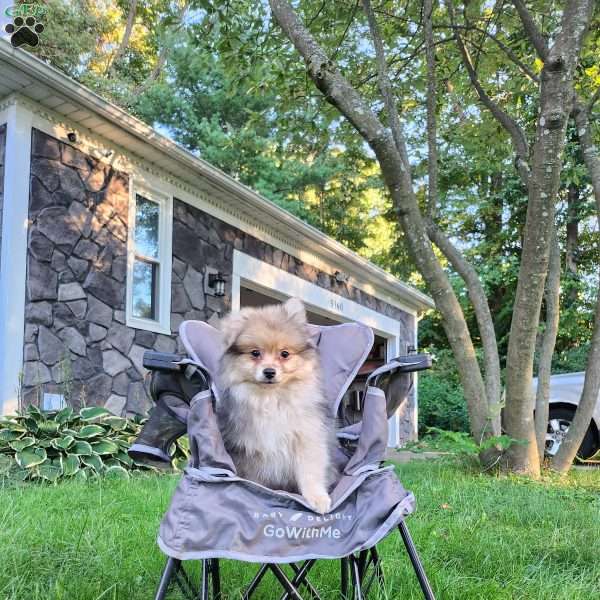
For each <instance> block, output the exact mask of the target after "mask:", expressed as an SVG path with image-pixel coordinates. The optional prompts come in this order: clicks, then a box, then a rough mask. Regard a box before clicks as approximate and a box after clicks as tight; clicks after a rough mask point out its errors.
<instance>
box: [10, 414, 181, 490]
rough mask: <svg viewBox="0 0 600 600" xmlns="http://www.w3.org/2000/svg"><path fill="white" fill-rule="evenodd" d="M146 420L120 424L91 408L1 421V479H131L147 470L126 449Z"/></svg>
mask: <svg viewBox="0 0 600 600" xmlns="http://www.w3.org/2000/svg"><path fill="white" fill-rule="evenodd" d="M143 423H144V419H141V418H138V417H135V418H133V419H124V418H121V417H117V416H115V415H113V414H112V413H111V412H109V411H108V410H106V409H105V408H100V407H97V406H91V407H87V408H82V409H81V410H80V411H79V412H75V411H74V410H73V409H72V408H71V407H66V408H63V409H62V410H60V411H58V412H44V411H40V410H39V409H38V408H37V407H35V406H30V407H28V408H27V409H26V410H25V411H24V412H22V413H20V414H17V415H11V416H5V417H1V418H0V478H3V477H8V478H11V479H17V480H21V481H26V480H45V481H50V482H54V481H57V480H59V479H61V478H79V479H87V478H88V477H95V476H100V475H102V476H107V477H122V478H127V477H129V472H131V471H138V470H147V469H148V468H149V467H147V466H146V465H143V464H141V463H136V462H135V461H133V460H132V459H131V458H130V457H129V456H128V454H127V449H128V448H129V446H130V445H131V444H132V443H133V441H134V440H135V439H136V437H137V436H138V434H139V432H140V429H141V428H142V425H143ZM172 451H173V464H174V466H175V467H176V468H182V466H183V465H184V464H185V462H186V459H187V449H186V445H185V441H181V440H180V441H179V442H177V443H175V444H174V447H173V449H172Z"/></svg>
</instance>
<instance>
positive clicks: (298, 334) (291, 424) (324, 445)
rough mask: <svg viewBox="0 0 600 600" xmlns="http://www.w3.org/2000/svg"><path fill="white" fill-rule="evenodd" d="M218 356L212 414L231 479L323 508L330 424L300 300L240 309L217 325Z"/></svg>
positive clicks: (330, 471) (329, 478)
mask: <svg viewBox="0 0 600 600" xmlns="http://www.w3.org/2000/svg"><path fill="white" fill-rule="evenodd" d="M221 330H222V332H223V335H224V340H225V346H226V351H225V353H224V355H223V358H222V360H221V364H220V373H219V386H220V388H221V389H222V390H224V394H223V399H222V401H221V402H220V403H219V406H218V407H217V415H218V418H219V423H220V426H221V430H222V432H223V439H224V441H225V446H226V448H227V450H228V451H229V452H230V454H231V456H232V458H233V460H234V463H235V465H236V469H237V471H238V474H239V475H241V476H242V477H245V478H247V479H250V480H252V481H256V482H258V483H261V484H263V485H265V486H268V487H270V488H272V489H283V490H288V491H294V492H299V493H301V494H302V495H303V496H304V497H305V498H306V500H307V501H308V502H309V503H310V504H311V505H312V506H313V507H314V508H315V509H316V510H317V511H319V512H321V513H326V512H327V511H328V510H329V508H330V505H331V501H330V498H329V494H328V492H327V490H328V487H329V486H330V485H331V483H333V478H334V476H335V472H334V467H333V462H332V452H333V445H334V443H335V432H334V422H333V419H332V418H331V417H330V415H329V411H328V408H327V406H326V403H325V398H324V395H323V391H322V383H321V373H320V367H319V357H318V353H317V350H316V349H315V345H314V340H313V339H312V338H311V335H310V333H309V331H308V328H307V321H306V312H305V310H304V306H303V305H302V303H301V302H300V300H298V299H296V298H292V299H290V300H288V301H287V302H286V303H285V304H281V305H273V306H265V307H261V308H244V309H242V310H241V311H239V312H238V313H236V314H231V315H228V316H227V317H225V319H223V321H222V322H221Z"/></svg>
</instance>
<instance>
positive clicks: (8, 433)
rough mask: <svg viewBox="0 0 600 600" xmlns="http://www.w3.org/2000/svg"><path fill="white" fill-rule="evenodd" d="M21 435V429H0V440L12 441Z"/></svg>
mask: <svg viewBox="0 0 600 600" xmlns="http://www.w3.org/2000/svg"><path fill="white" fill-rule="evenodd" d="M22 435H23V432H21V431H15V430H14V429H0V442H13V441H14V440H18V439H19V438H20V437H21V436H22Z"/></svg>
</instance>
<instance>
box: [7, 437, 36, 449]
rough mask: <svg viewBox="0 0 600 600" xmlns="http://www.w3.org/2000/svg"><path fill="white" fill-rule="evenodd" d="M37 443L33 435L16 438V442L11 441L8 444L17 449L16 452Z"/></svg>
mask: <svg viewBox="0 0 600 600" xmlns="http://www.w3.org/2000/svg"><path fill="white" fill-rule="evenodd" d="M34 444H35V440H34V439H33V438H32V437H24V438H21V439H20V440H15V441H14V442H10V443H9V444H8V445H9V446H10V447H11V448H12V449H13V450H15V451H16V452H21V451H22V450H25V448H28V447H29V446H33V445H34Z"/></svg>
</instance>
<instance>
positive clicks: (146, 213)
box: [0, 40, 433, 444]
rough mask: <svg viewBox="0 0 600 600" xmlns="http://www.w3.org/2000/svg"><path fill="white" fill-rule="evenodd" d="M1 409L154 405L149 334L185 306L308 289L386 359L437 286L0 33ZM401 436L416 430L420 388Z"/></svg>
mask: <svg viewBox="0 0 600 600" xmlns="http://www.w3.org/2000/svg"><path fill="white" fill-rule="evenodd" d="M0 153H1V156H2V157H3V159H2V161H1V165H2V166H1V168H0V182H1V183H0V194H2V195H0V218H1V223H2V228H1V236H2V237H1V250H0V252H1V254H0V302H1V304H0V414H1V413H10V412H13V411H15V410H16V409H17V408H18V406H19V403H20V402H22V403H24V404H28V403H36V404H39V405H40V406H42V407H44V408H51V407H56V406H60V405H61V404H62V403H63V402H64V401H65V400H67V401H70V402H72V403H74V404H83V403H85V404H87V405H103V406H107V407H108V408H110V410H112V411H113V412H115V413H117V414H125V413H144V412H145V411H147V410H148V408H149V407H150V406H151V403H150V400H149V399H148V396H147V394H146V389H145V385H144V374H145V373H144V369H143V366H142V356H143V353H144V352H145V350H147V349H151V348H153V349H156V350H161V351H176V350H177V349H178V342H177V330H178V327H179V324H180V323H181V322H182V321H183V320H185V319H202V320H209V321H210V320H211V319H216V318H218V316H219V315H222V314H223V313H225V312H227V311H229V310H237V309H239V307H240V306H246V305H257V304H261V303H265V302H269V301H274V300H280V299H283V298H287V297H289V296H292V295H293V296H298V297H300V298H302V299H303V300H304V301H305V303H306V305H307V307H308V308H309V311H310V313H309V314H310V318H311V320H312V321H313V322H315V323H336V322H343V321H348V320H355V321H360V322H362V323H366V324H367V325H369V326H371V327H372V328H373V330H374V331H375V333H376V343H375V346H374V348H373V351H372V358H373V359H374V360H383V359H385V357H392V356H395V355H398V354H401V353H406V352H407V349H408V348H409V347H411V346H413V347H414V346H416V344H417V325H418V320H419V317H420V315H422V314H423V312H424V311H426V310H429V309H431V308H433V302H432V300H431V299H430V298H429V297H427V296H426V295H424V294H422V293H421V292H419V291H417V290H415V289H413V288H411V287H410V286H408V285H406V284H404V283H402V282H401V281H398V280H397V279H395V278H394V277H392V276H391V275H389V274H388V273H386V272H384V271H383V270H382V269H380V268H378V267H376V266H374V265H373V264H371V263H369V262H368V261H366V260H364V259H363V258H361V257H359V256H358V255H357V254H355V253H353V252H351V251H350V250H348V249H347V248H345V247H344V246H342V245H341V244H339V243H337V242H336V241H334V240H332V239H331V238H329V237H327V236H326V235H324V234H323V233H321V232H319V231H318V230H316V229H315V228H313V227H311V226H309V225H307V224H305V223H303V222H302V221H300V220H299V219H297V218H295V217H294V216H292V215H290V214H289V213H287V212H286V211H284V210H282V209H281V208H279V207H277V206H276V205H275V204H273V203H271V202H270V201H268V200H266V199H265V198H263V197H261V196H260V195H258V194H257V193H255V192H253V191H252V190H251V189H249V188H247V187H245V186H244V185H242V184H241V183H239V182H238V181H236V180H235V179H233V178H231V177H229V176H228V175H226V174H225V173H223V172H222V171H220V170H219V169H217V168H215V167H213V166H212V165H210V164H208V163H207V162H205V161H203V160H202V159H200V158H198V157H196V156H194V155H193V154H191V153H189V152H187V151H186V150H185V149H183V148H182V147H180V146H178V145H177V144H175V143H174V142H173V141H171V140H170V139H168V138H166V137H165V136H163V135H161V134H159V133H158V132H157V131H155V130H153V129H151V128H150V127H148V126H147V125H145V124H143V123H142V122H140V121H139V120H137V119H135V118H134V117H132V116H131V115H129V114H127V113H126V112H124V111H123V110H121V109H120V108H118V107H116V106H114V105H113V104H111V103H109V102H107V101H105V100H103V99H102V98H100V97H99V96H97V95H96V94H94V93H93V92H91V91H90V90H89V89H86V88H85V87H83V86H81V85H80V84H78V83H76V82H75V81H73V80H72V79H70V78H68V77H66V76H65V75H63V74H62V73H60V72H59V71H57V70H55V69H53V68H52V67H50V66H48V65H46V64H45V63H43V62H41V61H40V60H38V59H36V58H35V57H34V56H32V55H30V54H28V53H26V52H24V51H22V50H18V49H15V48H13V47H12V46H10V44H8V43H7V42H6V41H4V40H0ZM390 429H391V433H390V443H391V444H397V443H399V442H400V441H401V440H404V439H407V438H410V437H413V436H414V435H415V434H416V396H415V395H413V397H411V399H410V401H409V402H407V403H405V405H404V406H403V407H402V408H401V409H400V414H397V415H396V416H395V417H394V418H393V419H392V423H391V428H390Z"/></svg>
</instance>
